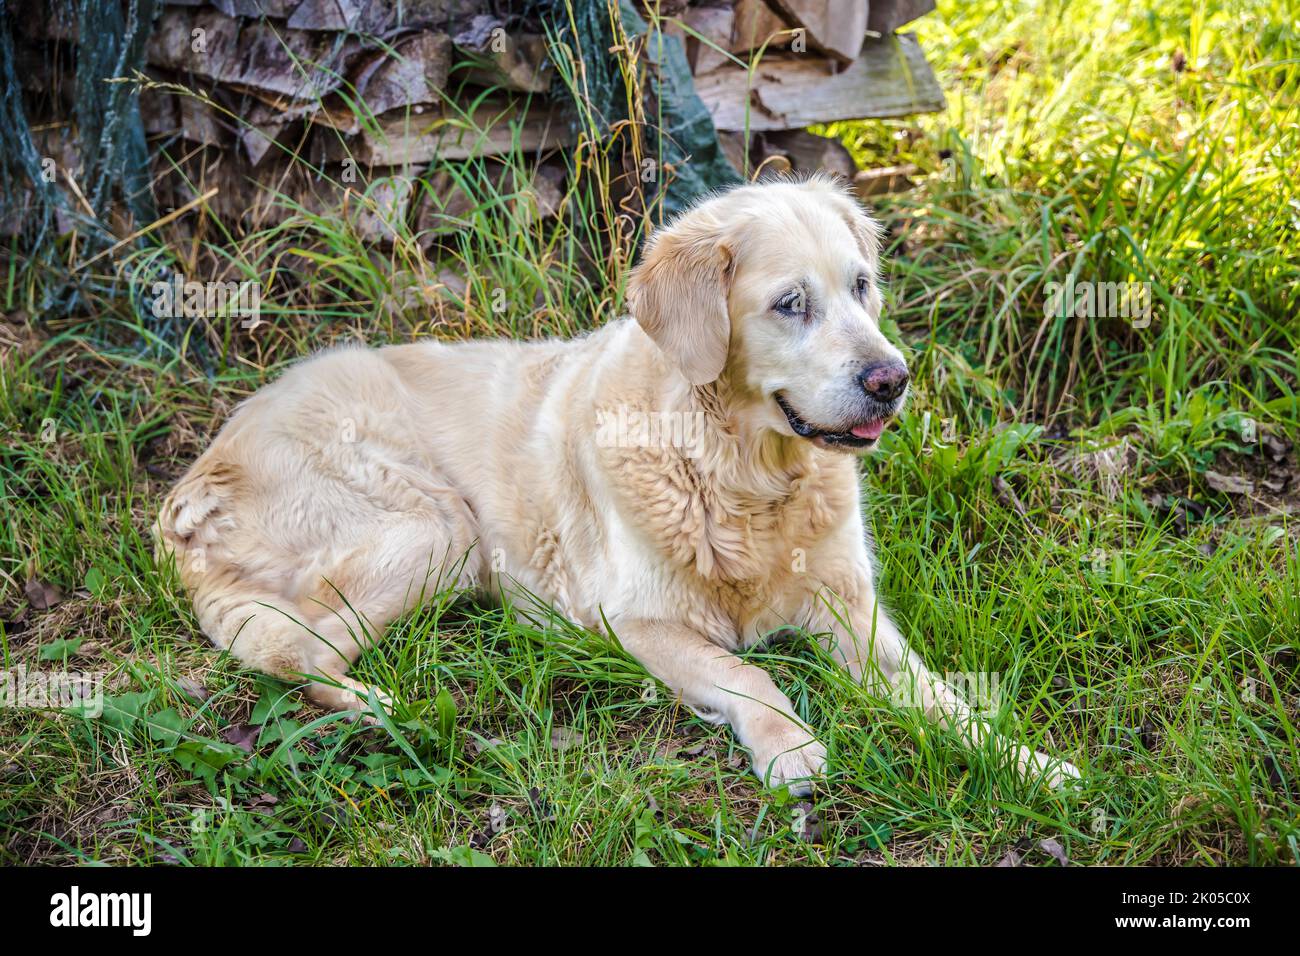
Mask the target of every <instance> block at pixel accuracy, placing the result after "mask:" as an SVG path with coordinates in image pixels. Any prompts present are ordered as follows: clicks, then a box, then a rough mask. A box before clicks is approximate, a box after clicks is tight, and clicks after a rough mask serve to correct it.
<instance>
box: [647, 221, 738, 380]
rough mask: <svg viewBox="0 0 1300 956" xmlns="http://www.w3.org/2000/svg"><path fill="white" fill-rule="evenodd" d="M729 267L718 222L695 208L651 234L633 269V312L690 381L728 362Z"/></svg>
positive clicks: (714, 375) (715, 372)
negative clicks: (638, 263)
mask: <svg viewBox="0 0 1300 956" xmlns="http://www.w3.org/2000/svg"><path fill="white" fill-rule="evenodd" d="M733 269H734V260H733V258H732V252H731V248H730V246H729V245H728V243H727V242H726V240H725V239H724V238H723V236H722V235H721V228H720V224H719V223H718V222H717V220H716V219H714V218H713V217H712V216H708V215H706V214H703V213H701V212H699V211H696V212H694V213H688V214H687V215H686V216H685V217H684V218H682V219H681V220H679V221H678V222H676V223H674V224H673V225H671V226H669V227H668V228H666V229H664V230H662V231H661V232H659V233H657V234H656V235H654V236H652V237H651V239H650V244H649V246H648V247H647V248H646V250H645V253H644V254H643V255H642V257H641V264H640V265H638V266H637V267H636V269H635V270H633V272H632V278H631V281H630V284H629V286H628V300H629V303H630V304H631V307H632V314H633V315H635V316H636V320H637V322H638V323H639V324H640V326H641V328H642V329H644V330H645V333H646V335H648V336H650V338H651V339H653V340H654V342H655V344H656V345H658V346H659V348H660V349H662V350H663V352H664V354H665V355H667V356H668V358H669V359H670V360H671V361H672V362H673V363H674V364H675V365H676V366H677V367H678V368H679V369H680V370H681V372H682V374H683V375H685V376H686V379H687V381H689V382H690V383H691V384H692V385H707V384H708V383H710V382H712V381H714V380H715V379H717V377H718V376H719V375H721V374H722V369H723V367H724V366H725V365H726V364H727V347H728V345H729V344H730V341H731V318H730V316H729V315H728V314H727V292H728V289H729V287H730V283H731V275H732V271H733Z"/></svg>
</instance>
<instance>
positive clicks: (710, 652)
mask: <svg viewBox="0 0 1300 956" xmlns="http://www.w3.org/2000/svg"><path fill="white" fill-rule="evenodd" d="M612 627H613V630H614V634H615V637H616V638H617V640H618V641H619V643H620V644H621V645H622V646H623V648H624V650H626V651H627V652H628V653H629V654H631V655H632V656H633V657H635V658H636V659H637V660H638V661H639V662H640V663H641V665H642V666H643V667H645V669H646V670H648V671H649V672H650V673H651V674H653V675H654V676H655V677H657V678H659V680H661V681H663V682H664V683H665V684H666V685H668V687H669V689H671V690H672V691H673V692H674V693H675V694H678V695H680V697H681V699H682V700H683V701H684V702H685V703H686V705H687V706H688V707H690V708H691V709H692V710H694V711H695V712H696V713H697V714H699V715H700V716H701V717H703V718H704V719H705V720H707V721H709V722H710V723H728V724H730V725H731V727H732V730H734V731H735V734H736V736H737V737H738V738H739V739H740V742H741V744H742V745H743V746H744V747H745V748H746V749H748V750H749V751H750V753H752V754H753V756H754V773H756V774H757V775H758V777H759V779H760V780H763V781H764V782H765V783H767V784H769V785H770V786H774V787H776V786H782V785H787V786H789V787H790V789H791V791H792V792H793V793H807V792H808V791H809V789H810V788H811V780H812V778H813V777H816V776H820V775H821V774H822V772H823V771H824V770H825V766H826V748H825V747H823V746H822V745H821V744H820V743H818V741H817V740H816V738H814V737H813V735H812V734H811V733H810V732H809V730H808V728H807V727H806V726H805V725H804V724H803V722H802V721H800V720H799V718H797V717H796V716H795V715H794V707H793V706H792V705H791V703H790V700H789V698H788V697H786V696H785V694H783V693H781V691H780V689H779V688H777V686H776V684H774V683H773V682H772V678H771V677H769V676H768V674H767V672H766V671H764V670H763V669H762V668H760V667H755V666H754V665H753V664H746V663H744V662H743V661H741V660H740V659H739V658H738V657H736V656H735V655H734V654H732V653H729V652H728V651H726V650H724V649H723V648H721V647H719V646H718V645H717V644H714V643H713V642H711V641H709V640H708V639H707V638H705V637H704V635H702V634H700V633H699V632H697V631H695V630H693V629H691V628H689V627H686V626H684V625H680V624H674V623H670V622H666V621H648V620H642V619H631V620H626V619H624V620H619V619H616V620H615V621H614V622H612Z"/></svg>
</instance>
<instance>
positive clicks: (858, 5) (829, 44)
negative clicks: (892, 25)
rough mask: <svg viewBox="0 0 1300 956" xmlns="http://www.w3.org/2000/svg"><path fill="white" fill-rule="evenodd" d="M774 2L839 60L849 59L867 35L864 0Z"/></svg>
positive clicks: (811, 38) (857, 50) (852, 57)
mask: <svg viewBox="0 0 1300 956" xmlns="http://www.w3.org/2000/svg"><path fill="white" fill-rule="evenodd" d="M776 5H777V6H778V7H780V8H781V11H782V12H783V13H784V14H785V15H786V17H787V18H788V19H789V20H790V21H791V22H793V23H794V24H795V25H797V26H802V27H804V28H805V29H806V30H807V31H808V40H809V42H811V43H812V45H813V46H815V47H816V48H817V49H819V50H823V51H825V52H826V53H828V54H830V55H831V56H833V57H835V59H837V60H839V61H840V62H842V63H852V62H853V61H854V60H856V59H857V57H858V54H859V53H861V52H862V43H863V41H864V40H866V38H867V0H838V2H835V3H828V2H827V0H776Z"/></svg>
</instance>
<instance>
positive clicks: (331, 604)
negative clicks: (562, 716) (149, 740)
mask: <svg viewBox="0 0 1300 956" xmlns="http://www.w3.org/2000/svg"><path fill="white" fill-rule="evenodd" d="M436 490H437V494H433V493H430V492H426V493H425V494H423V495H422V496H421V497H420V499H419V500H408V501H405V502H403V504H404V505H406V507H404V508H402V509H400V510H384V511H382V512H381V513H379V514H372V515H371V517H370V519H369V520H364V521H354V522H353V523H352V525H351V533H350V536H349V537H350V538H351V541H352V543H351V544H350V545H349V544H348V543H346V542H338V541H335V542H333V543H332V544H331V545H329V546H328V551H327V552H326V554H324V555H322V556H319V557H317V558H316V559H315V560H310V559H309V558H308V555H309V554H310V552H311V551H312V548H311V547H310V545H309V543H308V542H303V543H302V544H300V545H299V548H300V550H301V551H302V552H304V553H302V554H281V553H280V551H281V550H283V549H279V550H277V548H276V547H275V546H273V545H272V544H271V543H270V541H268V540H264V539H263V538H262V537H261V535H260V532H258V531H257V530H256V529H250V525H251V522H250V521H249V520H248V518H247V517H246V516H244V515H240V514H238V513H232V512H231V510H230V509H229V508H227V507H225V504H226V502H223V501H220V500H217V501H216V502H215V503H214V504H213V505H212V506H211V507H207V508H205V510H204V511H203V513H202V515H201V518H202V521H201V522H200V523H199V524H198V525H194V526H191V525H188V524H184V523H181V522H179V521H177V520H176V519H177V516H184V514H186V501H183V500H182V501H172V500H169V501H168V502H167V503H166V505H165V506H164V509H163V516H162V518H160V521H159V527H158V535H159V544H160V552H164V553H165V552H171V553H173V554H174V555H175V558H176V562H177V568H178V570H179V572H180V575H181V579H182V581H183V582H184V583H185V585H186V588H187V589H188V590H189V591H190V594H191V597H192V600H193V603H194V609H195V613H196V615H197V617H198V620H199V625H200V627H201V629H202V630H203V632H204V633H205V634H206V635H207V636H208V637H209V638H210V639H211V640H212V642H213V643H214V644H216V645H217V646H218V647H221V648H225V649H227V650H229V651H230V653H231V655H232V656H234V657H235V658H236V659H238V660H239V661H240V662H241V663H242V664H244V665H245V666H247V667H250V668H252V669H254V670H259V671H262V672H263V673H267V674H271V675H272V676H275V677H279V678H282V679H284V680H291V681H302V680H304V679H306V680H307V681H308V685H307V687H306V692H307V694H308V696H309V697H310V698H311V699H312V700H313V701H315V702H316V703H318V704H320V705H321V706H323V707H327V708H330V709H333V710H349V709H351V710H362V709H366V708H368V706H369V704H368V698H369V695H370V689H369V688H367V687H365V686H363V685H362V684H360V683H358V682H356V681H354V680H352V679H350V678H348V677H347V676H346V674H347V671H348V668H349V667H351V665H352V664H353V663H354V662H355V661H356V659H357V657H358V656H360V654H361V652H362V651H363V650H365V649H366V648H367V647H369V646H371V644H372V643H373V642H375V641H377V640H378V639H379V637H380V636H381V635H382V634H383V632H384V629H385V627H387V625H388V624H389V623H390V622H391V621H393V620H394V619H395V618H397V617H398V616H400V615H401V614H403V613H405V612H406V611H408V610H411V609H412V608H414V607H416V606H417V605H419V604H420V603H421V602H422V601H423V600H425V599H426V598H428V597H431V596H432V595H433V594H434V593H436V592H437V591H438V590H442V589H446V588H450V587H455V588H467V587H473V586H476V585H477V584H478V583H479V581H480V580H481V578H482V567H483V565H484V561H483V558H482V555H480V554H478V552H477V549H476V547H475V541H476V538H477V534H478V532H477V525H476V522H475V520H474V516H473V514H472V512H471V511H470V509H469V507H468V505H467V504H466V503H465V501H464V500H463V499H462V498H461V497H460V496H459V495H457V494H456V493H455V492H454V491H453V490H452V489H450V488H439V489H436ZM209 497H211V496H209ZM362 504H364V503H363V502H358V505H362ZM215 523H220V524H221V527H220V528H216V527H214V524H215ZM234 542H238V545H237V546H236V545H235V544H234ZM320 547H321V548H322V549H325V548H326V547H327V545H326V544H325V543H324V542H322V544H321V545H320ZM377 696H378V697H379V698H380V700H381V701H386V697H385V696H384V695H383V694H382V693H379V694H377Z"/></svg>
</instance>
